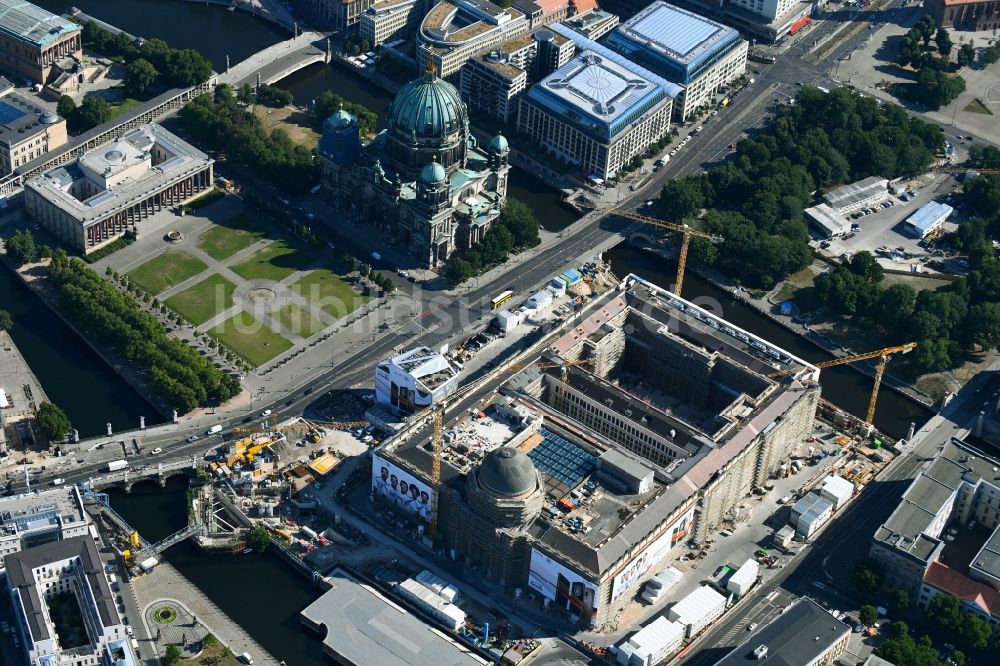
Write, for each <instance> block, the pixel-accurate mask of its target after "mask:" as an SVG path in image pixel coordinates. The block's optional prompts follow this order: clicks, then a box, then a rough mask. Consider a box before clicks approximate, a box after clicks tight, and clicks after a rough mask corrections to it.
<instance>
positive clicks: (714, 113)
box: [708, 109, 719, 116]
mask: <svg viewBox="0 0 1000 666" xmlns="http://www.w3.org/2000/svg"><path fill="white" fill-rule="evenodd" d="M708 115H710V116H717V115H719V110H718V109H712V112H711V113H710V114H708Z"/></svg>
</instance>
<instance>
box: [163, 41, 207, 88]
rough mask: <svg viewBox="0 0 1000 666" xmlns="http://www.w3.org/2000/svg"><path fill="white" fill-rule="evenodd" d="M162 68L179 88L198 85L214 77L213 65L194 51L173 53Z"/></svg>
mask: <svg viewBox="0 0 1000 666" xmlns="http://www.w3.org/2000/svg"><path fill="white" fill-rule="evenodd" d="M162 67H163V70H162V71H163V74H164V75H165V76H166V77H167V79H168V80H169V81H170V82H171V83H172V84H173V85H175V86H177V87H178V88H182V87H187V86H193V85H197V84H199V83H202V82H204V81H207V80H208V77H210V76H211V75H212V63H211V62H209V61H208V60H206V59H205V58H204V56H202V55H201V54H200V53H198V52H197V51H195V50H194V49H180V50H173V51H171V52H170V54H169V55H168V56H167V59H166V62H165V63H163V65H162Z"/></svg>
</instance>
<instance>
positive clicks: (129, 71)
mask: <svg viewBox="0 0 1000 666" xmlns="http://www.w3.org/2000/svg"><path fill="white" fill-rule="evenodd" d="M159 75H160V73H159V72H157V71H156V67H154V66H153V63H151V62H149V61H148V60H146V59H145V58H137V59H135V60H133V61H132V62H130V63H129V64H127V65H126V66H125V89H126V90H127V91H128V93H129V94H130V95H133V96H135V97H139V96H141V95H142V94H143V93H145V92H146V90H147V89H148V88H149V87H150V86H151V85H153V82H154V81H156V77H157V76H159Z"/></svg>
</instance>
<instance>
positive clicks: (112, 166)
mask: <svg viewBox="0 0 1000 666" xmlns="http://www.w3.org/2000/svg"><path fill="white" fill-rule="evenodd" d="M154 147H155V148H156V150H154ZM154 153H155V156H154ZM211 163H212V159H211V158H209V157H208V155H206V154H205V153H203V152H201V151H200V150H198V149H197V148H195V147H194V146H192V145H191V144H189V143H187V142H186V141H184V140H182V139H180V138H179V137H177V136H174V135H173V134H171V133H170V132H168V131H167V130H165V129H163V128H162V127H160V126H159V125H156V124H153V123H150V124H147V125H141V126H139V127H136V128H133V129H131V130H127V131H124V132H123V133H122V134H121V135H119V137H118V138H117V139H116V140H114V141H111V142H109V143H106V144H103V145H101V146H98V147H97V148H95V149H94V150H91V151H88V152H86V153H84V154H83V155H81V156H80V157H78V158H77V159H76V160H74V161H72V162H69V163H67V164H64V165H62V166H57V167H54V168H52V169H49V170H48V171H46V172H44V173H42V174H41V175H40V176H37V177H35V178H32V179H31V180H29V181H28V182H27V183H26V187H28V188H30V189H32V190H34V191H35V192H37V193H38V194H39V195H40V196H42V197H44V198H45V199H46V200H48V201H49V202H50V203H53V204H55V205H56V206H58V207H59V208H60V209H62V210H63V211H64V212H66V213H68V214H69V215H71V216H72V217H74V218H75V219H76V220H77V222H78V223H82V224H86V223H87V222H89V221H93V220H97V219H100V218H102V217H105V216H106V215H108V213H111V212H113V211H115V210H121V209H124V208H126V207H128V206H129V205H131V204H133V203H135V202H136V201H137V200H139V199H141V198H145V197H146V196H148V195H149V193H150V192H152V191H157V190H159V189H161V188H164V187H167V186H168V185H170V184H172V183H174V182H176V181H178V180H180V179H182V178H184V177H186V176H191V175H193V174H195V173H197V172H199V171H201V170H202V169H204V168H205V167H207V166H208V165H210V164H211ZM94 192H96V193H94Z"/></svg>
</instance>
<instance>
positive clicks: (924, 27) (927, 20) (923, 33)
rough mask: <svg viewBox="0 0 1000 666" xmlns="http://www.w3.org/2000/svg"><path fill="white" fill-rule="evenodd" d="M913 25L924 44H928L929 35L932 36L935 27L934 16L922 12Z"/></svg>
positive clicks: (929, 42) (929, 41)
mask: <svg viewBox="0 0 1000 666" xmlns="http://www.w3.org/2000/svg"><path fill="white" fill-rule="evenodd" d="M914 27H915V29H916V30H917V31H918V32H919V33H920V38H921V39H923V40H924V46H930V45H931V37H933V36H934V29H935V28H936V27H937V25H936V24H935V22H934V17H933V16H931V15H930V14H924V15H923V16H922V17H921V18H920V20H919V21H918V22H917V24H916V26H914Z"/></svg>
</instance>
